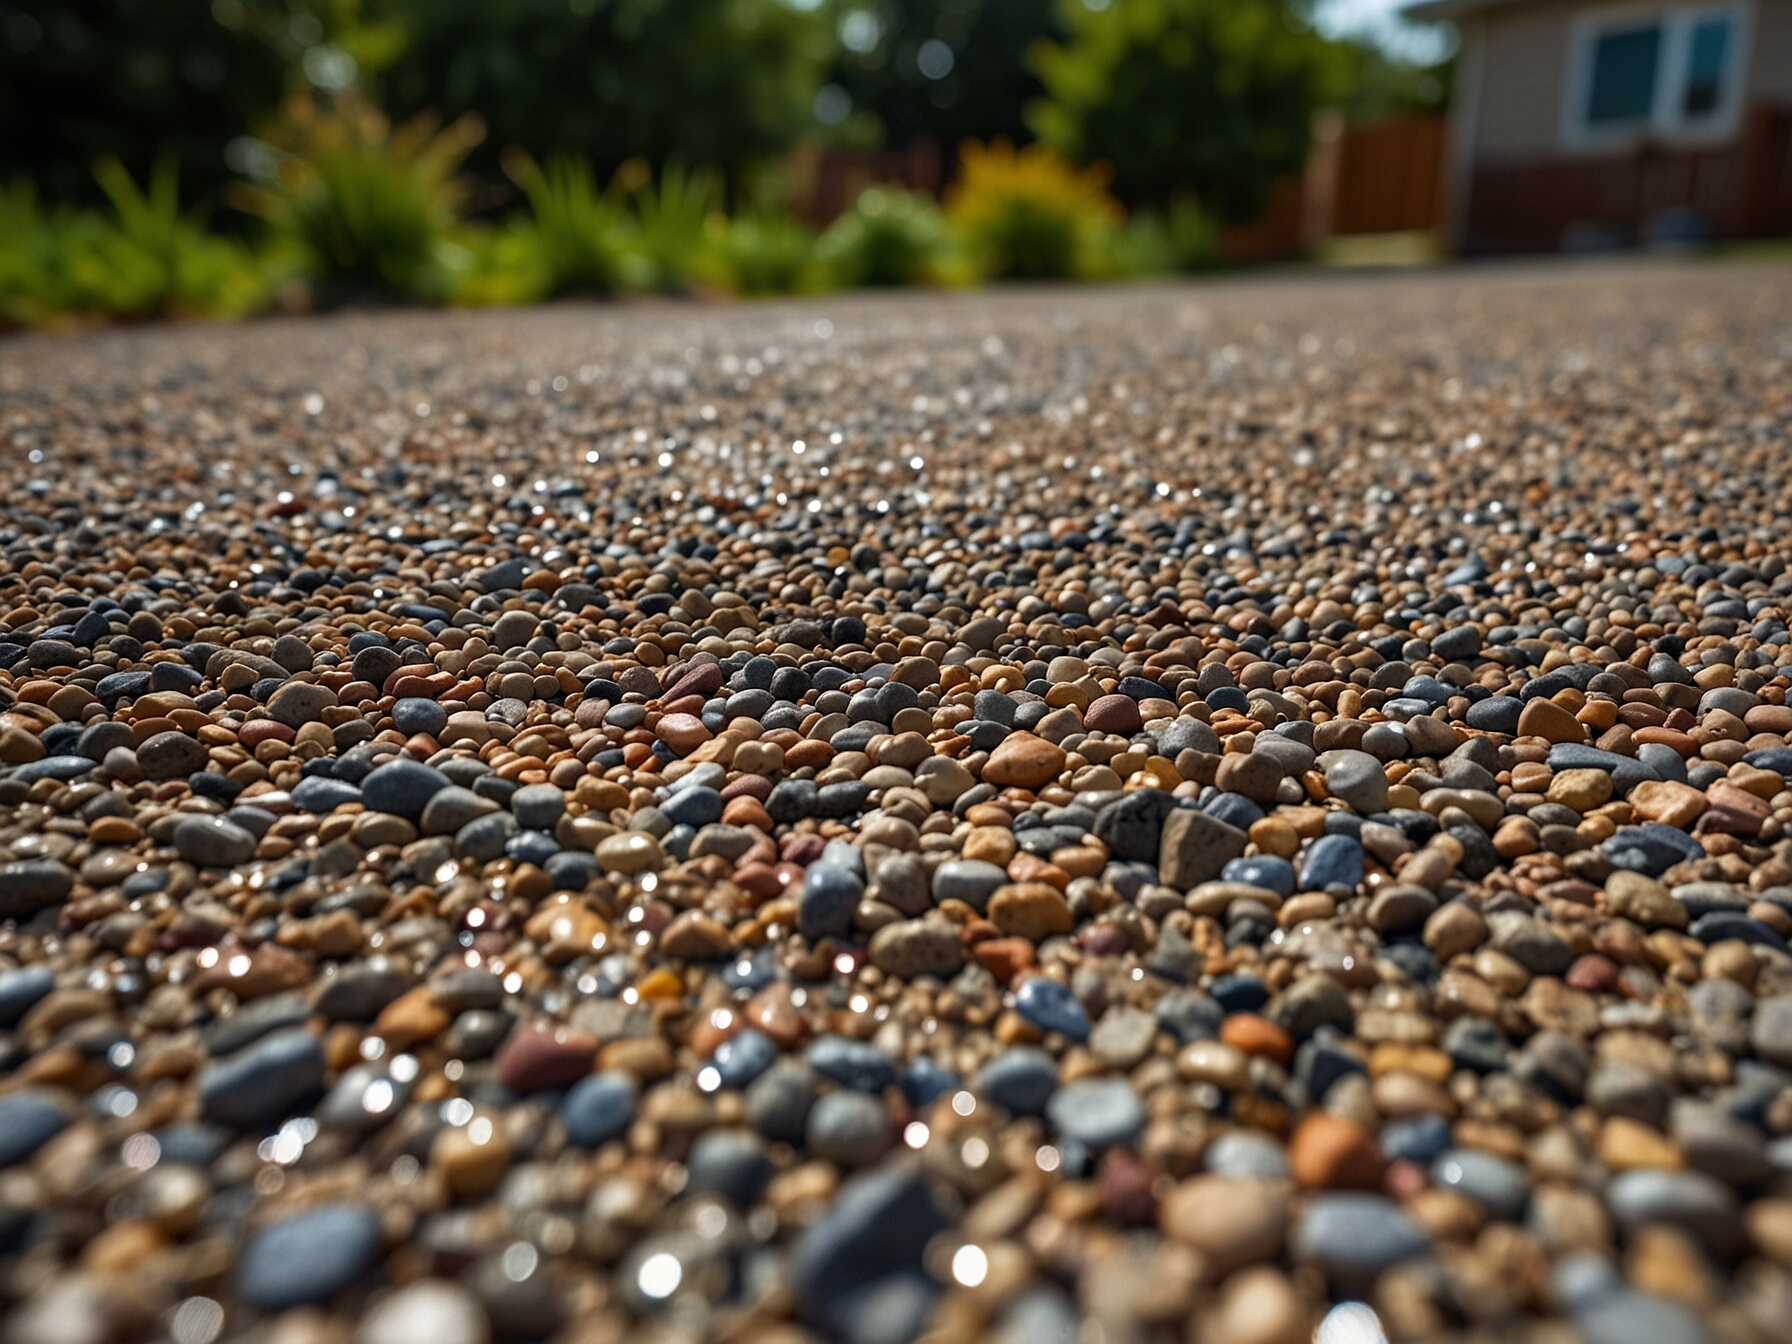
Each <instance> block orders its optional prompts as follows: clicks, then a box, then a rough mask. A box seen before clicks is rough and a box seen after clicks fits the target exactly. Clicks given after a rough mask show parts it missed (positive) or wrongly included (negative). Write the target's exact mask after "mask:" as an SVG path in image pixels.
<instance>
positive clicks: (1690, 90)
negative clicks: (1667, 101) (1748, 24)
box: [1680, 14, 1732, 117]
mask: <svg viewBox="0 0 1792 1344" xmlns="http://www.w3.org/2000/svg"><path fill="white" fill-rule="evenodd" d="M1731 27H1732V25H1731V23H1730V19H1729V16H1728V15H1725V14H1714V15H1711V16H1709V17H1707V18H1703V19H1700V20H1699V21H1698V22H1696V23H1695V24H1693V26H1692V40H1691V41H1689V42H1688V43H1687V44H1686V90H1685V92H1684V93H1682V94H1681V96H1680V112H1681V115H1682V116H1687V117H1704V116H1709V115H1710V114H1711V113H1713V112H1715V111H1716V110H1717V105H1718V104H1719V103H1720V102H1722V101H1723V92H1724V74H1725V71H1726V68H1727V67H1728V65H1729V60H1730V45H1731V38H1730V29H1731Z"/></svg>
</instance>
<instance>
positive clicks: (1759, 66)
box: [1748, 0, 1792, 107]
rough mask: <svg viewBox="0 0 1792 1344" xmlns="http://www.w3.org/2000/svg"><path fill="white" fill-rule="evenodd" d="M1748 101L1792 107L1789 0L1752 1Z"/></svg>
mask: <svg viewBox="0 0 1792 1344" xmlns="http://www.w3.org/2000/svg"><path fill="white" fill-rule="evenodd" d="M1754 48H1755V52H1754V56H1755V59H1754V63H1753V65H1752V66H1751V67H1750V69H1749V79H1748V101H1749V102H1751V103H1779V104H1781V105H1782V106H1786V107H1792V0H1755V36H1754Z"/></svg>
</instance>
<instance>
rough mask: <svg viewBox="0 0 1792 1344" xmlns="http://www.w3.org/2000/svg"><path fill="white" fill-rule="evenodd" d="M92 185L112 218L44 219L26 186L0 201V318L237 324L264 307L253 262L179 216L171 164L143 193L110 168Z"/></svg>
mask: <svg viewBox="0 0 1792 1344" xmlns="http://www.w3.org/2000/svg"><path fill="white" fill-rule="evenodd" d="M94 176H95V178H96V179H97V181H98V183H99V186H100V189H101V191H102V192H103V193H104V195H105V197H106V199H107V201H108V202H109V203H110V206H111V209H110V211H109V212H101V211H94V210H73V209H62V210H51V211H45V210H43V209H41V208H40V207H39V206H38V204H37V199H36V196H35V194H34V193H33V191H32V190H31V188H29V187H28V186H25V185H23V184H20V185H16V186H14V187H12V188H11V189H9V190H8V191H6V192H5V193H0V318H4V320H6V321H8V322H11V323H26V324H38V323H45V322H53V321H56V320H59V319H80V318H89V319H91V318H119V319H129V320H139V319H146V318H158V317H239V316H241V315H242V314H244V313H246V312H249V311H251V310H252V309H254V308H256V307H257V306H259V305H260V304H261V303H263V302H264V301H265V299H266V297H267V292H268V286H267V283H266V276H267V271H266V270H265V268H264V267H263V266H262V265H261V263H260V262H259V261H258V259H257V258H256V257H255V256H254V255H252V254H251V253H250V252H249V250H248V249H247V248H246V247H244V246H242V245H241V244H239V243H236V242H233V241H231V240H228V239H222V238H215V237H212V236H210V235H208V234H207V233H206V232H205V231H204V229H203V228H201V226H200V224H199V222H198V221H197V220H196V219H194V218H192V217H191V216H188V215H185V214H182V213H181V210H180V204H179V196H178V181H177V176H176V173H175V169H174V165H173V162H172V161H171V160H164V161H163V163H162V164H161V165H159V166H158V167H157V168H156V170H155V172H154V173H153V174H152V176H151V178H150V182H149V186H148V188H147V190H146V189H144V188H141V187H139V186H138V185H137V183H136V182H135V181H133V180H132V178H131V175H130V174H129V173H128V172H126V171H125V169H124V167H123V165H122V164H120V163H119V162H118V161H117V160H116V159H104V160H102V161H101V162H100V163H99V165H98V166H97V167H96V168H95V170H94Z"/></svg>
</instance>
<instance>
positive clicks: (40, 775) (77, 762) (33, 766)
mask: <svg viewBox="0 0 1792 1344" xmlns="http://www.w3.org/2000/svg"><path fill="white" fill-rule="evenodd" d="M95 764H96V762H93V761H90V760H88V759H87V758H86V757H85V756H46V757H44V758H43V759H42V760H41V761H29V762H27V763H26V764H24V765H20V766H15V767H14V768H13V771H12V773H11V774H9V775H7V776H6V778H8V779H16V780H18V781H19V782H20V783H21V784H35V783H37V781H38V780H40V779H54V780H61V781H67V780H71V779H79V778H80V777H81V776H82V775H84V774H86V773H87V772H88V771H89V770H91V769H93V767H94V765H95Z"/></svg>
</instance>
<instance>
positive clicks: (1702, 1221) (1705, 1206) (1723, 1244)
mask: <svg viewBox="0 0 1792 1344" xmlns="http://www.w3.org/2000/svg"><path fill="white" fill-rule="evenodd" d="M1605 1202H1606V1205H1607V1206H1608V1207H1609V1208H1610V1209H1611V1211H1612V1217H1613V1218H1614V1219H1615V1220H1616V1222H1617V1224H1618V1226H1619V1228H1620V1229H1621V1230H1622V1231H1624V1232H1626V1233H1632V1232H1635V1231H1636V1229H1638V1228H1639V1227H1642V1226H1644V1225H1646V1224H1648V1223H1671V1224H1673V1225H1674V1226H1676V1227H1679V1228H1681V1229H1683V1230H1684V1231H1686V1232H1688V1233H1690V1234H1691V1235H1692V1236H1693V1237H1694V1238H1695V1239H1696V1240H1698V1241H1701V1242H1703V1243H1705V1244H1706V1245H1707V1246H1709V1247H1711V1248H1712V1249H1713V1250H1715V1251H1717V1252H1719V1253H1720V1254H1721V1253H1724V1252H1726V1251H1728V1250H1729V1249H1730V1248H1732V1247H1734V1246H1735V1245H1736V1244H1737V1243H1738V1241H1739V1240H1740V1238H1741V1235H1742V1227H1741V1221H1742V1220H1741V1215H1740V1212H1739V1208H1738V1205H1737V1202H1736V1196H1735V1194H1734V1193H1733V1192H1732V1191H1731V1190H1730V1188H1729V1187H1728V1186H1726V1185H1723V1184H1721V1183H1719V1182H1718V1181H1716V1180H1713V1179H1712V1178H1711V1177H1709V1176H1707V1175H1705V1174H1704V1173H1703V1172H1698V1171H1658V1170H1647V1171H1626V1172H1623V1173H1621V1174H1620V1175H1618V1176H1616V1177H1614V1178H1613V1179H1612V1182H1611V1184H1610V1185H1608V1186H1607V1187H1606V1190H1605Z"/></svg>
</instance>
